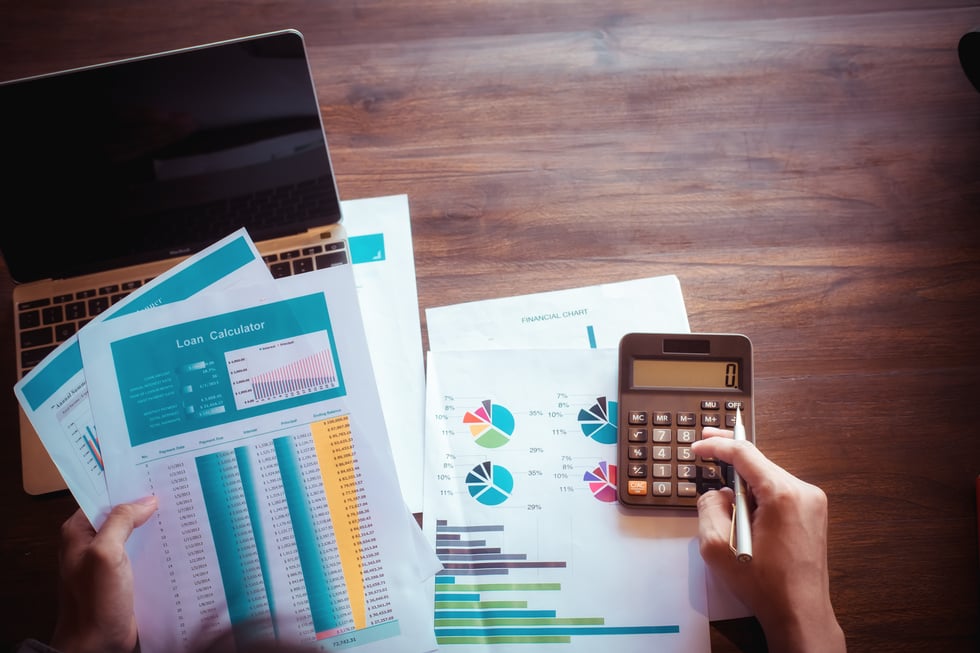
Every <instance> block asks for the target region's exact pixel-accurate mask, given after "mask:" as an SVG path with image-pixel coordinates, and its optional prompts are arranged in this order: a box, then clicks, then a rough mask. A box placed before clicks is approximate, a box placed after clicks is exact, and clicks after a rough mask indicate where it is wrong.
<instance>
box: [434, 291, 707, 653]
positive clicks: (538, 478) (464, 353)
mask: <svg viewBox="0 0 980 653" xmlns="http://www.w3.org/2000/svg"><path fill="white" fill-rule="evenodd" d="M426 319H427V324H428V330H429V344H430V349H431V351H430V352H429V354H428V359H427V388H426V390H427V397H426V451H425V454H426V455H425V465H426V484H425V504H424V505H425V507H424V516H425V521H424V531H425V533H426V536H427V537H428V538H429V540H430V542H431V543H432V544H433V545H434V546H435V547H436V552H437V555H438V556H439V559H440V560H441V561H442V562H443V565H444V567H445V569H444V570H443V571H442V572H440V573H439V574H438V575H437V576H436V581H435V585H434V590H435V591H434V605H435V609H434V617H435V628H436V637H437V641H438V643H439V645H440V647H441V649H443V648H444V649H446V650H454V651H455V650H459V651H474V652H476V651H491V650H499V649H500V647H502V646H504V645H509V644H544V643H556V642H561V643H565V644H568V646H565V647H562V650H563V651H594V650H615V651H637V652H647V651H652V650H656V651H677V652H681V651H683V652H685V653H690V652H692V651H708V650H710V639H709V632H708V622H709V600H708V599H709V596H708V593H709V592H708V581H709V579H707V578H706V570H705V567H704V564H703V561H702V560H701V557H700V555H699V553H698V545H697V518H696V516H693V515H674V516H665V515H663V514H658V515H657V516H653V515H651V514H650V513H648V512H647V513H644V512H642V511H641V512H637V511H630V510H629V509H625V508H623V507H622V506H620V505H619V504H618V501H617V494H616V477H617V470H616V433H617V425H616V422H617V409H616V402H617V397H618V388H617V370H618V362H617V355H618V352H617V349H618V345H619V340H620V338H621V337H622V336H623V335H624V334H626V333H628V332H631V331H639V332H658V331H659V332H668V333H684V332H689V326H688V321H687V312H686V309H685V307H684V301H683V297H682V295H681V291H680V284H679V282H678V280H677V279H676V277H673V276H665V277H655V278H649V279H641V280H637V281H630V282H624V283H616V284H607V285H600V286H593V287H587V288H578V289H573V290H568V291H559V292H551V293H540V294H533V295H526V296H520V297H509V298H504V299H498V300H490V301H485V302H472V303H467V304H460V305H455V306H446V307H440V308H433V309H429V310H427V311H426ZM506 650H514V649H512V648H506Z"/></svg>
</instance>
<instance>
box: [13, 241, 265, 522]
mask: <svg viewBox="0 0 980 653" xmlns="http://www.w3.org/2000/svg"><path fill="white" fill-rule="evenodd" d="M271 278H272V277H271V275H270V274H269V269H268V267H267V266H266V264H265V262H264V261H263V260H262V257H261V256H260V254H259V252H258V251H257V250H256V248H255V245H254V244H253V243H252V239H251V238H249V236H248V234H247V233H246V231H245V230H244V229H240V230H239V231H236V232H235V233H233V234H230V235H229V236H227V237H226V238H223V239H222V240H220V241H218V242H217V243H215V244H214V245H212V246H210V247H208V248H207V249H205V250H203V251H202V252H200V253H199V254H197V255H195V256H193V257H191V258H188V259H186V260H184V261H183V262H182V263H180V264H179V265H177V266H175V267H174V268H172V269H170V270H168V271H167V272H166V273H164V274H161V275H160V276H158V277H156V278H155V279H154V280H153V281H150V282H149V283H147V284H145V285H144V286H142V287H141V288H139V289H138V290H136V291H134V292H133V293H131V294H129V295H128V296H126V297H125V298H124V299H122V300H121V301H120V302H119V303H117V304H114V305H113V306H111V307H110V308H109V309H108V310H107V311H105V312H104V313H102V314H101V315H99V316H98V317H97V318H95V320H94V321H93V322H91V323H90V324H89V325H87V326H86V328H88V327H90V326H92V325H97V324H99V323H101V322H104V321H106V320H111V319H113V318H115V317H118V316H121V315H127V314H130V313H134V312H136V311H142V310H145V309H148V308H155V307H159V306H163V305H166V304H171V303H173V302H176V301H181V300H183V299H186V298H188V297H190V296H192V295H193V294H195V293H197V292H200V291H202V290H204V289H208V288H210V289H215V290H222V289H226V288H230V287H232V286H234V285H235V284H251V283H258V282H261V281H264V280H269V279H271ZM14 393H15V394H16V395H17V399H18V401H19V402H20V405H21V407H22V408H23V410H24V412H25V414H26V415H27V417H28V419H30V421H31V424H32V425H33V426H34V430H35V431H37V434H38V437H39V438H40V440H41V442H42V444H44V447H45V449H47V451H48V454H49V455H50V456H51V459H52V460H53V461H54V464H55V465H56V466H57V468H58V471H59V472H60V473H61V476H62V478H64V480H65V483H66V485H67V486H68V489H69V490H71V493H72V495H73V496H74V497H75V500H76V501H77V502H78V505H79V507H80V508H81V509H82V511H83V512H84V513H85V516H86V517H88V519H89V521H90V522H92V523H93V524H94V525H96V526H98V525H101V523H102V521H103V520H104V519H105V516H106V514H108V512H109V509H110V505H109V497H108V494H107V493H106V485H105V477H104V473H105V461H104V458H103V454H102V447H101V440H100V438H99V433H98V431H97V429H96V428H95V422H94V421H93V418H92V408H91V402H90V399H89V390H88V384H87V383H86V375H85V373H84V370H83V369H82V357H81V353H80V352H79V347H78V336H77V335H74V336H72V337H71V338H69V339H68V340H66V341H65V342H64V343H62V344H61V345H60V346H59V347H58V348H57V349H56V350H55V351H53V352H51V354H49V355H48V356H47V357H45V359H44V360H43V361H41V364H40V365H38V366H37V367H35V368H34V369H33V370H31V371H30V372H29V373H28V374H27V375H26V376H24V378H23V379H21V380H20V381H18V382H17V384H16V385H14Z"/></svg>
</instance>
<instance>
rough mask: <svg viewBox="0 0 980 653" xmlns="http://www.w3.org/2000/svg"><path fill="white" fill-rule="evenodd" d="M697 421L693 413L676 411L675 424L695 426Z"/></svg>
mask: <svg viewBox="0 0 980 653" xmlns="http://www.w3.org/2000/svg"><path fill="white" fill-rule="evenodd" d="M697 423H698V421H697V416H696V415H695V414H694V413H677V426H695V425H697Z"/></svg>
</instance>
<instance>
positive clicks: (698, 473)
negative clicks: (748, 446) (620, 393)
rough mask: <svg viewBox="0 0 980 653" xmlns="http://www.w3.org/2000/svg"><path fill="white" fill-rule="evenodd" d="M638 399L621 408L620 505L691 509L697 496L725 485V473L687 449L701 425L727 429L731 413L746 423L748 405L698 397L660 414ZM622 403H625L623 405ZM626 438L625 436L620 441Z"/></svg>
mask: <svg viewBox="0 0 980 653" xmlns="http://www.w3.org/2000/svg"><path fill="white" fill-rule="evenodd" d="M655 401H656V400H655V399H650V398H643V399H636V400H634V401H633V403H634V404H635V405H633V406H629V405H624V406H623V408H624V411H623V413H622V414H623V416H624V417H625V418H626V419H625V420H624V421H625V422H626V423H625V424H624V425H623V427H622V430H621V433H622V435H621V438H620V445H619V448H620V469H621V470H622V472H621V473H624V474H625V478H624V479H622V482H623V484H624V486H625V487H624V489H622V490H621V491H620V495H621V500H622V501H623V502H624V503H627V504H630V505H638V506H655V507H667V508H672V507H673V508H696V507H697V497H698V495H699V494H703V493H704V492H708V491H709V490H714V489H718V488H720V487H722V486H724V485H725V482H726V481H725V474H724V473H723V470H722V468H721V465H720V464H719V463H718V462H717V461H714V460H703V459H700V458H698V457H697V456H695V455H694V452H693V450H692V449H691V445H692V444H693V443H694V442H695V441H697V440H699V439H701V431H702V429H703V428H704V427H705V426H714V427H718V428H727V429H731V428H733V427H734V426H735V414H736V413H735V411H736V409H738V408H741V410H742V420H743V423H746V424H747V420H748V415H747V414H746V409H747V402H745V401H743V400H728V401H720V400H716V399H702V400H699V401H697V402H694V404H693V405H690V406H684V407H680V408H676V409H674V410H664V409H663V408H664V407H662V406H655V405H646V404H647V403H648V402H655ZM624 403H625V402H624ZM623 436H625V437H623Z"/></svg>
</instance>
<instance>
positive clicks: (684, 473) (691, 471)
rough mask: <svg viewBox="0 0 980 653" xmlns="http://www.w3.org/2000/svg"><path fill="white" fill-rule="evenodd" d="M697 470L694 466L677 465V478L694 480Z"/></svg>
mask: <svg viewBox="0 0 980 653" xmlns="http://www.w3.org/2000/svg"><path fill="white" fill-rule="evenodd" d="M697 470H698V468H697V467H695V466H694V465H678V466H677V478H696V477H697Z"/></svg>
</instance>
